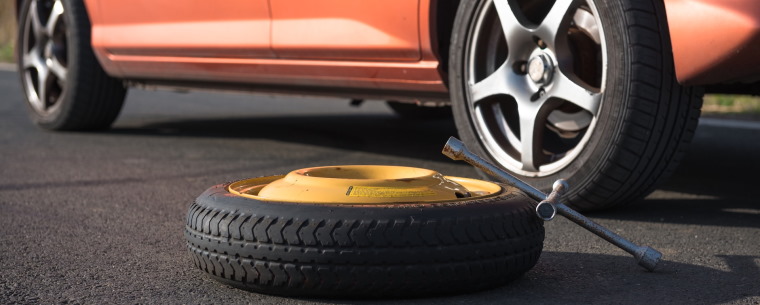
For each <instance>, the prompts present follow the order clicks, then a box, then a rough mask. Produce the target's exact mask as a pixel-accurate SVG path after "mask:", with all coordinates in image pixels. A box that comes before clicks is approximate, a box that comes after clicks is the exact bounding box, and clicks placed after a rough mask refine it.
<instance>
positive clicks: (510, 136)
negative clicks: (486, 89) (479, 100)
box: [491, 103, 520, 147]
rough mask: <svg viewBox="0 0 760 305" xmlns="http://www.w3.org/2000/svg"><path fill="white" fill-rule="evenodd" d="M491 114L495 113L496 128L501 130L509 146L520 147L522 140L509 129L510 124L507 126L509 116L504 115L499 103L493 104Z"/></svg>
mask: <svg viewBox="0 0 760 305" xmlns="http://www.w3.org/2000/svg"><path fill="white" fill-rule="evenodd" d="M491 112H492V113H493V118H494V121H495V123H496V126H497V127H498V128H499V131H500V132H501V134H502V135H504V136H505V137H506V138H507V141H508V142H509V144H510V145H512V147H520V139H518V138H517V136H515V131H513V130H512V129H511V128H510V127H509V124H507V116H506V115H505V114H504V110H503V108H502V107H501V105H500V104H499V103H494V104H492V105H491Z"/></svg>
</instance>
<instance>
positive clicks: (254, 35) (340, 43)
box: [85, 0, 760, 95]
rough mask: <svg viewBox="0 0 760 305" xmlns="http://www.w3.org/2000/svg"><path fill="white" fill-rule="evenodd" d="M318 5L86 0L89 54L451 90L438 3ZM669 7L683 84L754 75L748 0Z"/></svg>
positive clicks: (757, 75) (753, 8) (185, 74)
mask: <svg viewBox="0 0 760 305" xmlns="http://www.w3.org/2000/svg"><path fill="white" fill-rule="evenodd" d="M325 1H326V2H325ZM325 1H301V0H252V1H244V0H231V1H227V2H225V4H224V5H214V4H210V3H209V2H206V1H200V0H192V1H190V0H189V1H182V2H180V1H174V0H150V1H149V0H109V1H98V0H85V3H86V4H87V7H88V12H89V14H90V16H91V19H92V25H93V31H92V33H93V34H92V35H93V36H92V42H93V48H94V50H95V53H96V54H97V56H98V58H99V60H100V61H101V63H102V65H103V67H104V69H105V70H106V71H107V72H108V73H109V74H110V75H112V76H116V77H120V78H123V79H132V80H135V79H137V80H143V81H150V80H175V81H193V82H201V83H202V82H213V83H223V82H228V83H238V84H244V85H245V84H252V85H254V84H255V85H263V87H262V86H259V87H262V88H265V87H266V86H269V85H275V86H276V85H289V86H302V87H321V88H341V89H345V88H354V89H361V90H376V91H406V92H410V93H413V92H420V93H422V92H425V93H436V94H440V93H446V92H447V90H448V89H447V87H446V84H445V77H446V75H445V72H446V71H443V69H441V66H442V65H441V62H440V60H445V58H440V57H439V56H437V54H436V50H437V47H438V46H437V41H436V39H437V36H436V33H435V28H434V26H435V22H436V14H437V13H438V12H436V7H437V5H436V2H435V1H436V0H417V1H414V0H388V1H382V0H366V1H353V0H325ZM664 4H665V7H666V11H667V17H668V24H669V27H670V36H671V41H672V47H673V57H674V62H675V67H676V76H677V78H678V80H679V82H680V83H682V84H686V85H706V84H719V83H732V82H757V81H758V80H760V57H758V56H754V55H755V54H759V53H760V6H758V5H756V4H755V3H754V0H665V1H664ZM270 5H271V7H270ZM443 44H444V45H445V42H443ZM444 47H445V46H444ZM444 66H445V65H444ZM411 95H414V94H411Z"/></svg>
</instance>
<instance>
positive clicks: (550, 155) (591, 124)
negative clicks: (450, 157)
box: [449, 0, 701, 210]
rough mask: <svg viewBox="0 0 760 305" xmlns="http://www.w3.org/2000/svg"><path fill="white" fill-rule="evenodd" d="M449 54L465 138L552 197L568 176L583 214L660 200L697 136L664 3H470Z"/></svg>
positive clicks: (695, 103) (693, 106) (697, 100)
mask: <svg viewBox="0 0 760 305" xmlns="http://www.w3.org/2000/svg"><path fill="white" fill-rule="evenodd" d="M450 53H451V58H450V64H449V69H450V73H449V75H450V88H451V95H452V102H453V111H454V118H455V121H456V124H457V128H458V130H459V133H460V136H461V137H462V139H463V140H464V141H465V142H466V143H467V144H468V145H469V146H470V147H471V148H472V149H473V150H474V151H475V152H477V153H480V154H481V155H484V156H487V157H488V158H490V159H491V161H493V162H495V163H497V164H499V165H500V166H502V167H503V168H505V169H507V170H508V171H510V172H512V173H513V174H515V175H516V176H518V177H519V178H521V179H524V180H526V182H529V183H531V184H533V185H535V186H537V187H539V188H540V189H542V190H544V191H547V190H549V189H550V187H551V185H552V182H554V181H555V180H556V179H559V178H564V179H567V180H568V182H569V183H570V185H571V186H572V187H571V192H570V193H568V195H567V201H568V202H569V203H570V204H571V205H572V206H574V207H575V208H578V209H582V210H594V209H603V208H610V207H614V206H619V205H622V204H626V203H629V202H631V201H633V200H635V199H637V198H640V197H642V196H644V195H645V194H647V193H648V192H651V190H653V189H654V187H655V186H656V185H657V183H658V182H659V181H660V180H662V178H663V177H665V176H667V175H668V174H669V173H670V172H672V171H673V169H674V168H675V165H676V164H677V163H678V161H679V159H680V158H681V156H682V154H683V151H684V148H685V146H686V145H685V144H686V143H688V142H689V141H690V139H691V137H692V135H693V133H694V130H695V128H696V123H697V119H698V117H699V108H700V106H701V92H700V91H699V90H698V89H697V88H689V87H682V86H680V85H679V84H678V83H677V82H676V79H675V74H674V68H673V61H672V54H671V51H670V41H669V37H668V28H667V23H666V21H665V15H664V7H663V4H662V3H661V1H651V0H646V1H639V0H614V1H598V0H587V1H573V0H556V1H551V0H547V1H520V0H511V1H510V0H479V1H462V2H461V5H460V7H459V10H458V12H457V18H456V21H455V24H454V31H453V35H452V45H451V52H450Z"/></svg>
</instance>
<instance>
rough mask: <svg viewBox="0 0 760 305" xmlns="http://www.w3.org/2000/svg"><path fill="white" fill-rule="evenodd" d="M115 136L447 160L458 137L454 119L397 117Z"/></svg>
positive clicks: (197, 126)
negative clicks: (254, 142)
mask: <svg viewBox="0 0 760 305" xmlns="http://www.w3.org/2000/svg"><path fill="white" fill-rule="evenodd" d="M105 132H106V133H109V134H114V135H141V136H172V137H193V138H232V139H270V140H276V141H282V142H294V143H299V144H307V145H314V146H325V147H331V148H338V149H345V150H352V151H364V152H372V153H378V154H387V155H393V156H399V157H408V158H417V159H425V160H431V159H433V160H435V159H438V160H448V158H446V157H445V156H443V155H442V154H441V153H440V151H441V149H442V148H443V145H444V144H445V143H446V140H447V139H448V138H449V137H450V136H455V135H456V127H455V126H454V122H453V120H450V119H442V120H419V121H413V120H407V119H402V118H399V117H396V116H394V115H375V114H372V115H346V116H340V115H334V116H333V115H305V116H280V117H252V118H220V119H190V120H180V121H166V122H157V123H148V124H145V125H142V126H139V127H122V126H115V127H114V128H112V129H111V130H107V131H105Z"/></svg>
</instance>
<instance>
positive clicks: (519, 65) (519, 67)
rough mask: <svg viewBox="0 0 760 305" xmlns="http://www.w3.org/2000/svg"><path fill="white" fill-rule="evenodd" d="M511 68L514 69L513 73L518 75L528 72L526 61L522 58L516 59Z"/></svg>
mask: <svg viewBox="0 0 760 305" xmlns="http://www.w3.org/2000/svg"><path fill="white" fill-rule="evenodd" d="M512 70H513V71H515V73H517V74H520V75H525V74H528V62H527V61H524V60H519V61H516V62H515V63H514V64H513V65H512Z"/></svg>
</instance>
